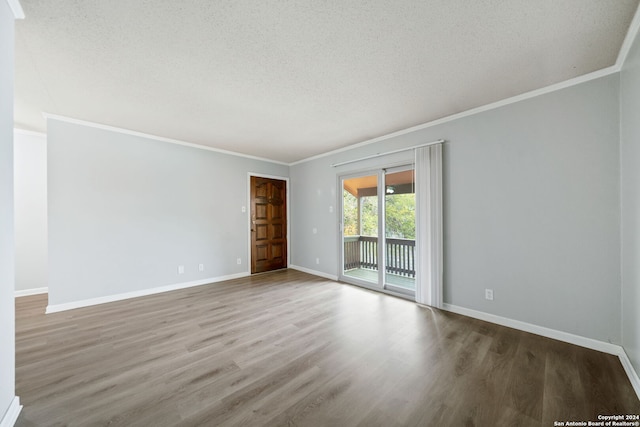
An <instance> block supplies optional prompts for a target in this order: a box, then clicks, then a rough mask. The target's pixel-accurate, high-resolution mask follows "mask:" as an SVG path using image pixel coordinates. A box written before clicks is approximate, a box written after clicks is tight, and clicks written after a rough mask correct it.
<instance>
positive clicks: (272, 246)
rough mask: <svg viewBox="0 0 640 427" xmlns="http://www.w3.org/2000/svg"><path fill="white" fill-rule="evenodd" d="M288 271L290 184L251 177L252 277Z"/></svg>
mask: <svg viewBox="0 0 640 427" xmlns="http://www.w3.org/2000/svg"><path fill="white" fill-rule="evenodd" d="M286 267H287V183H286V181H282V180H278V179H271V178H261V177H259V176H252V177H251V273H262V272H264V271H271V270H278V269H281V268H286Z"/></svg>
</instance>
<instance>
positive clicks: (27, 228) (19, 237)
mask: <svg viewBox="0 0 640 427" xmlns="http://www.w3.org/2000/svg"><path fill="white" fill-rule="evenodd" d="M14 141H15V143H14V147H13V149H14V153H13V154H14V179H15V182H14V188H15V211H14V212H15V240H16V242H15V245H16V246H15V247H16V249H15V250H16V254H15V256H16V290H17V291H23V290H29V289H35V288H43V287H46V286H47V279H48V278H47V275H48V271H47V139H46V137H45V136H44V135H37V134H31V133H25V132H23V131H16V132H15V133H14Z"/></svg>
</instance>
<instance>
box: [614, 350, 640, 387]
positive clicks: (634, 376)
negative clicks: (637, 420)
mask: <svg viewBox="0 0 640 427" xmlns="http://www.w3.org/2000/svg"><path fill="white" fill-rule="evenodd" d="M618 357H619V358H620V363H622V367H623V368H624V371H625V372H626V373H627V377H629V381H631V385H632V386H633V389H634V390H635V391H636V394H637V395H638V399H640V377H638V373H637V372H636V370H635V369H633V365H632V364H631V360H630V359H629V356H628V355H627V352H626V351H624V348H623V347H620V354H618Z"/></svg>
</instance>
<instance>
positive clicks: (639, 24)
mask: <svg viewBox="0 0 640 427" xmlns="http://www.w3.org/2000/svg"><path fill="white" fill-rule="evenodd" d="M638 31H640V5H639V6H638V9H636V13H635V15H633V19H632V20H631V24H630V25H629V30H628V31H627V35H626V36H625V38H624V41H623V42H622V46H621V47H620V51H619V52H618V59H616V65H615V67H617V68H618V70H622V67H623V66H624V63H625V61H626V60H627V56H628V55H629V52H630V51H631V47H632V46H633V42H634V41H635V39H636V37H637V35H638Z"/></svg>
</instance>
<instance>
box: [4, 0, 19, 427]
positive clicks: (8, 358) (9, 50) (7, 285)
mask: <svg viewBox="0 0 640 427" xmlns="http://www.w3.org/2000/svg"><path fill="white" fill-rule="evenodd" d="M13 52H14V15H13V12H12V10H11V8H10V7H9V5H8V3H7V2H6V1H0V64H2V65H1V66H0V424H2V423H5V422H6V423H9V422H13V421H12V420H11V418H12V417H11V414H10V413H8V411H10V410H11V409H13V410H14V411H15V408H16V406H15V405H16V402H17V399H16V397H15V372H16V370H15V316H14V299H13V292H14V287H15V267H14V237H13V236H14V226H13V63H14V62H13ZM12 405H13V406H12Z"/></svg>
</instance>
